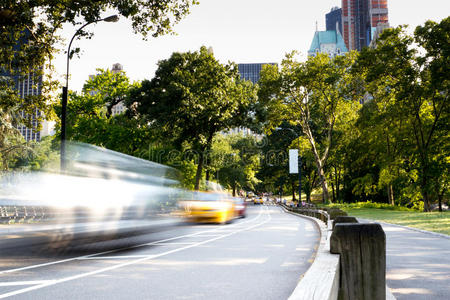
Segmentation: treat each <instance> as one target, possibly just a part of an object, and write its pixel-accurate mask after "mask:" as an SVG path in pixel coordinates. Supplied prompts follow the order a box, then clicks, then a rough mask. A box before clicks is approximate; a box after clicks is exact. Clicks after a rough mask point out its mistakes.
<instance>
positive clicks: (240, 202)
mask: <svg viewBox="0 0 450 300" xmlns="http://www.w3.org/2000/svg"><path fill="white" fill-rule="evenodd" d="M233 201H234V214H235V217H236V218H245V217H246V216H247V204H246V203H245V201H244V199H243V198H241V197H234V198H233Z"/></svg>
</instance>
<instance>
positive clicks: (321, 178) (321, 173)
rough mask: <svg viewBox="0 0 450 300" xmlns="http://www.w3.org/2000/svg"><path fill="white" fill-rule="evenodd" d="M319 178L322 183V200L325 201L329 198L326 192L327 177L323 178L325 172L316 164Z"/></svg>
mask: <svg viewBox="0 0 450 300" xmlns="http://www.w3.org/2000/svg"><path fill="white" fill-rule="evenodd" d="M317 168H318V170H317V171H318V172H319V178H320V184H321V185H322V201H323V203H327V202H328V201H329V199H330V195H329V194H328V184H327V179H326V178H325V172H324V171H323V167H322V166H321V165H320V166H317Z"/></svg>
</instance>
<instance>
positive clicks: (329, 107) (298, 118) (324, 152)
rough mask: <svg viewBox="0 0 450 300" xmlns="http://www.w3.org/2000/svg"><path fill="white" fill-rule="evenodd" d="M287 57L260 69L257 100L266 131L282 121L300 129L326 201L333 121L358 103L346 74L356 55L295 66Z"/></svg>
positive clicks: (318, 58)
mask: <svg viewBox="0 0 450 300" xmlns="http://www.w3.org/2000/svg"><path fill="white" fill-rule="evenodd" d="M294 54H295V53H292V54H289V55H287V56H286V58H285V59H284V60H283V62H282V66H281V70H280V71H279V70H278V69H277V67H270V66H268V67H267V68H265V69H263V71H262V74H261V80H260V85H261V92H260V98H261V99H262V101H264V103H266V104H267V106H268V107H269V108H268V110H267V111H268V112H269V116H268V119H269V126H268V128H269V130H270V128H273V127H276V126H277V125H278V124H280V123H281V122H282V121H283V120H288V121H289V122H290V123H291V124H293V125H297V126H300V127H301V129H302V132H303V133H304V134H305V136H306V137H307V139H308V141H309V143H310V145H311V151H312V153H313V155H314V161H315V164H316V168H317V172H318V176H319V178H320V182H321V186H322V193H323V199H324V201H325V202H327V201H329V195H328V184H327V179H326V174H325V167H326V163H327V159H328V156H329V153H330V149H331V148H332V146H333V134H334V132H335V124H336V120H339V119H340V118H341V117H342V115H343V112H345V111H346V110H345V109H343V107H345V106H348V105H350V103H351V102H352V101H355V100H357V99H358V93H357V89H358V88H359V85H358V84H357V80H355V76H353V74H351V72H349V69H350V67H351V66H352V64H353V62H354V60H355V54H354V53H350V54H348V55H346V56H338V57H336V58H334V59H330V58H329V57H328V56H327V55H324V54H319V55H317V56H316V57H309V58H308V60H307V61H306V62H298V61H296V60H295V58H294Z"/></svg>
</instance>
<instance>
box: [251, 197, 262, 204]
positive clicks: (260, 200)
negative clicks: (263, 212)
mask: <svg viewBox="0 0 450 300" xmlns="http://www.w3.org/2000/svg"><path fill="white" fill-rule="evenodd" d="M253 203H254V204H264V199H263V197H256V198H255V200H253Z"/></svg>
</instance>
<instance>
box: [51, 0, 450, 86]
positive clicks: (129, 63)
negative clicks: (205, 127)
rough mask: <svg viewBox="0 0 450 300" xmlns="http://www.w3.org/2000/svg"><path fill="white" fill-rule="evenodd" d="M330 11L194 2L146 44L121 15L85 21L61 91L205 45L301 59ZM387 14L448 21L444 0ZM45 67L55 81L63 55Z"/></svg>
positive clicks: (314, 3) (227, 54) (397, 7)
mask: <svg viewBox="0 0 450 300" xmlns="http://www.w3.org/2000/svg"><path fill="white" fill-rule="evenodd" d="M424 3H425V4H426V5H424ZM334 6H339V7H340V6H341V0H276V1H275V0H200V4H199V5H198V6H194V7H193V8H192V9H191V13H190V14H189V15H188V16H187V17H185V18H184V19H183V20H182V21H181V22H180V23H178V24H177V25H175V27H174V30H175V32H176V33H177V35H166V36H162V37H158V38H149V39H148V40H147V41H143V40H142V36H140V35H138V34H134V33H133V31H132V28H131V23H130V22H129V21H128V20H127V19H125V18H123V17H121V19H120V20H119V22H117V23H106V22H100V23H98V24H91V25H89V27H88V28H89V30H91V31H92V32H94V36H93V38H92V39H89V40H76V41H74V43H73V46H72V47H80V48H81V49H82V54H81V56H80V57H74V58H73V59H72V60H71V62H70V82H69V89H71V90H76V91H81V89H82V87H83V84H84V82H85V81H86V80H87V79H88V77H89V75H91V74H96V73H97V71H96V69H97V68H102V69H108V68H109V69H111V67H112V65H113V64H114V63H120V64H122V65H123V68H124V71H125V72H126V73H127V75H128V76H129V77H130V78H131V79H132V80H133V81H140V80H143V79H151V78H152V77H153V76H154V73H155V71H156V69H157V63H158V61H159V60H162V59H167V58H169V57H170V55H171V54H172V53H173V52H186V51H195V50H198V49H199V48H200V47H201V46H202V45H204V46H207V47H212V48H213V50H214V55H215V57H216V58H217V59H218V60H219V61H220V62H221V63H227V62H229V61H233V62H235V63H269V62H275V63H280V62H281V60H282V59H283V57H284V56H285V54H286V53H289V52H291V51H293V50H297V51H299V52H300V53H301V54H302V55H303V57H305V56H306V53H307V51H308V49H309V47H310V44H311V42H312V39H313V36H314V32H315V30H316V22H317V27H318V29H319V30H325V14H326V13H328V12H329V11H330V10H331V8H332V7H334ZM388 9H389V22H390V24H391V26H398V25H401V24H408V25H409V26H410V28H409V30H410V31H412V30H413V29H414V27H416V26H417V25H421V24H423V23H424V22H425V21H426V20H433V21H436V22H439V21H440V20H442V19H443V18H445V17H448V16H449V15H450V1H449V0H427V1H424V0H388ZM112 14H114V11H108V12H105V14H104V16H103V17H107V16H109V15H112ZM76 30H77V27H72V26H66V27H65V28H64V29H63V30H62V31H61V36H62V37H63V38H65V39H66V40H67V41H69V40H70V38H71V37H72V35H73V34H74V33H75V31H76ZM66 47H67V46H66ZM63 49H65V48H63ZM53 64H54V66H55V68H56V71H57V73H58V74H59V76H60V79H62V78H63V76H64V74H65V66H66V56H65V54H64V53H63V52H61V53H60V54H57V55H56V59H55V60H54V61H53ZM61 81H62V80H61Z"/></svg>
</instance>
